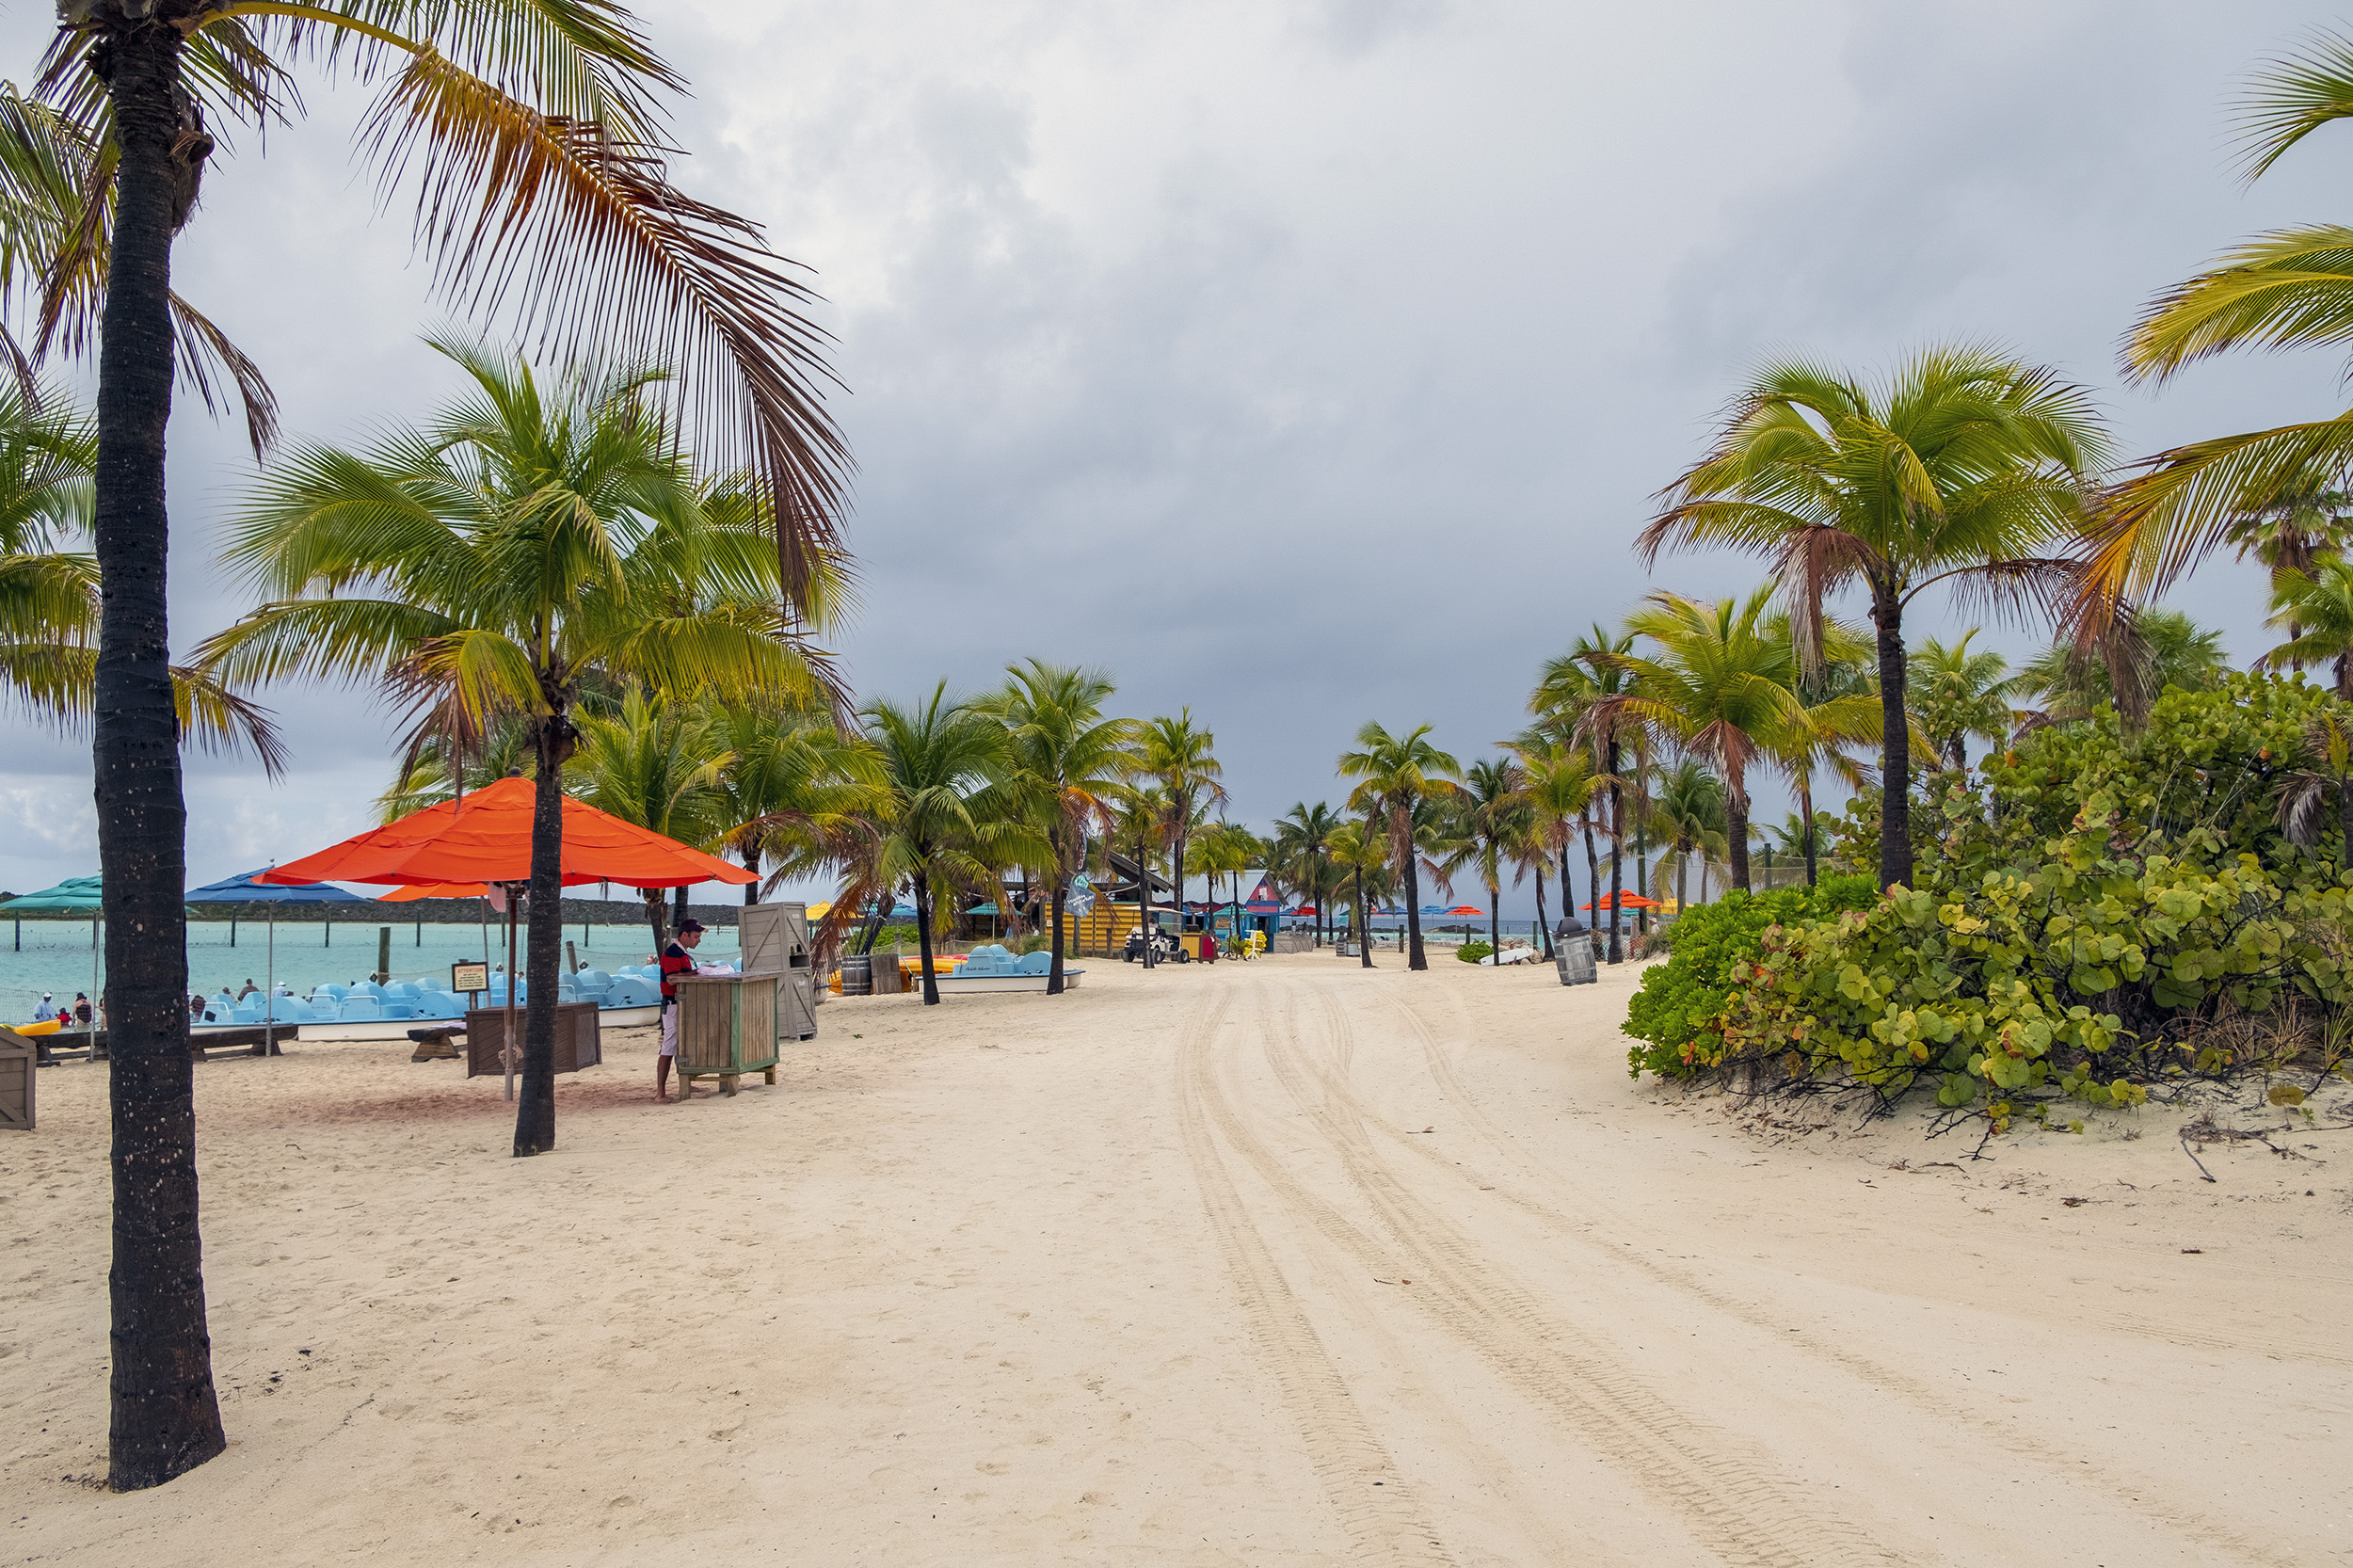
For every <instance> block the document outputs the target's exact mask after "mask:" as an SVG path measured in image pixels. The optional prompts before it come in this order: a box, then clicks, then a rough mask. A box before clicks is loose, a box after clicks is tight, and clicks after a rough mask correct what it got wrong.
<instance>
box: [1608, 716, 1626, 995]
mask: <svg viewBox="0 0 2353 1568" xmlns="http://www.w3.org/2000/svg"><path fill="white" fill-rule="evenodd" d="M1617 776H1618V748H1617V747H1616V746H1615V745H1614V744H1613V745H1611V746H1610V748H1609V778H1610V783H1609V962H1611V963H1612V964H1623V963H1625V941H1624V938H1623V937H1622V936H1620V934H1619V931H1620V927H1621V926H1622V925H1623V923H1624V922H1625V911H1624V910H1622V909H1620V908H1619V907H1618V905H1619V904H1620V903H1621V902H1622V901H1623V895H1624V893H1625V785H1623V784H1621V783H1619V782H1618V781H1617Z"/></svg>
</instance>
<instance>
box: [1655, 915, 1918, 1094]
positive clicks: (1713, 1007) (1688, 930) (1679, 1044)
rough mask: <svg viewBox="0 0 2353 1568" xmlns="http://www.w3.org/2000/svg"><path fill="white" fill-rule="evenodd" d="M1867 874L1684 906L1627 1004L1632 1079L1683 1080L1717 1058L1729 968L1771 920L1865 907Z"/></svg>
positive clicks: (1747, 954)
mask: <svg viewBox="0 0 2353 1568" xmlns="http://www.w3.org/2000/svg"><path fill="white" fill-rule="evenodd" d="M1873 897H1874V893H1873V889H1872V887H1871V879H1870V878H1869V877H1867V876H1836V875H1833V876H1825V877H1824V878H1822V882H1821V886H1820V887H1818V888H1778V889H1776V890H1775V891H1772V892H1769V893H1743V892H1737V891H1735V892H1731V893H1727V894H1725V895H1724V896H1723V897H1722V898H1721V899H1719V900H1717V901H1716V902H1715V903H1713V904H1695V905H1693V906H1691V907H1690V908H1688V909H1686V910H1684V911H1683V912H1682V913H1681V914H1680V915H1678V916H1677V917H1676V919H1675V922H1674V924H1673V925H1672V926H1669V927H1668V928H1667V929H1668V931H1669V932H1671V933H1672V934H1673V940H1672V941H1671V942H1670V943H1669V945H1668V952H1669V953H1670V956H1669V958H1668V960H1667V962H1665V963H1664V964H1655V965H1653V966H1652V967H1651V968H1650V971H1649V972H1648V973H1647V974H1645V975H1644V976H1643V977H1642V985H1641V989H1640V990H1638V991H1636V992H1635V993H1634V1000H1632V1001H1631V1002H1630V1003H1628V1005H1627V1008H1626V1023H1625V1032H1627V1033H1628V1034H1631V1035H1633V1036H1635V1037H1636V1038H1637V1039H1638V1040H1641V1041H1642V1042H1643V1043H1642V1044H1641V1045H1638V1046H1636V1047H1635V1048H1633V1050H1632V1051H1630V1052H1629V1053H1628V1054H1627V1058H1626V1060H1627V1062H1628V1064H1630V1065H1631V1067H1632V1069H1633V1071H1634V1074H1635V1076H1636V1077H1638V1078H1639V1077H1640V1076H1641V1074H1642V1073H1644V1072H1645V1071H1648V1072H1653V1073H1657V1074H1658V1075H1660V1076H1661V1077H1665V1078H1683V1077H1688V1076H1689V1075H1690V1074H1691V1073H1693V1072H1696V1071H1698V1070H1699V1069H1700V1068H1701V1067H1703V1066H1713V1065H1716V1064H1718V1063H1720V1062H1721V1060H1722V1050H1723V1042H1722V1039H1721V1023H1722V1015H1723V1011H1724V1006H1725V1003H1726V1002H1727V1001H1728V1000H1730V998H1731V996H1732V993H1733V990H1734V987H1735V981H1734V971H1735V970H1736V968H1737V967H1738V966H1739V965H1740V964H1742V963H1744V962H1745V961H1747V960H1749V959H1752V958H1753V957H1755V956H1756V953H1757V949H1758V945H1759V942H1760V940H1761V938H1762V937H1763V936H1764V934H1765V933H1766V932H1767V931H1768V930H1770V929H1772V928H1773V927H1775V926H1777V925H1783V924H1794V923H1799V922H1801V921H1803V920H1807V919H1808V918H1811V917H1817V916H1823V915H1831V914H1835V913H1837V912H1839V911H1841V910H1849V909H1862V908H1865V907H1867V906H1868V905H1869V904H1870V903H1871V901H1872V899H1873Z"/></svg>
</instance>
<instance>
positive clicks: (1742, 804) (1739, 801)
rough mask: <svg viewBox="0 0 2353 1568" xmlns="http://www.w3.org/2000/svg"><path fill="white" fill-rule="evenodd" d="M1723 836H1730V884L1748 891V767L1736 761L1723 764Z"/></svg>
mask: <svg viewBox="0 0 2353 1568" xmlns="http://www.w3.org/2000/svg"><path fill="white" fill-rule="evenodd" d="M1724 825H1725V826H1726V828H1727V829H1728V830H1729V831H1727V832H1726V833H1725V835H1724V837H1725V838H1727V839H1729V840H1732V846H1731V852H1732V885H1733V886H1734V887H1735V888H1738V889H1739V890H1740V891H1742V892H1744V893H1745V892H1747V891H1749V790H1748V770H1747V769H1745V768H1743V767H1741V766H1740V765H1739V764H1738V763H1737V762H1734V763H1727V764H1726V765H1725V767H1724Z"/></svg>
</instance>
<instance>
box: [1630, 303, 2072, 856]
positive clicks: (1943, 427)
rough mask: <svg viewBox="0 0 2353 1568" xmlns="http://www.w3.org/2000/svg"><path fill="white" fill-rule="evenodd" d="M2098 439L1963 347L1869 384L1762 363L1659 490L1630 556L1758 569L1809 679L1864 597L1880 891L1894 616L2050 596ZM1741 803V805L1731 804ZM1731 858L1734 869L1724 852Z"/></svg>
mask: <svg viewBox="0 0 2353 1568" xmlns="http://www.w3.org/2000/svg"><path fill="white" fill-rule="evenodd" d="M2107 455H2108V439H2107V435H2106V432H2105V427H2104V426H2103V424H2102V423H2101V421H2100V419H2099V416H2098V414H2097V413H2096V412H2095V411H2094V409H2093V407H2092V404H2091V400H2090V397H2089V394H2088V393H2087V392H2085V391H2084V390H2083V389H2082V388H2080V387H2077V386H2074V385H2072V384H2070V383H2068V382H2064V381H2061V380H2060V379H2059V378H2058V377H2057V375H2056V374H2054V373H2053V372H2051V371H2049V370H2046V369H2042V368H2040V367H2037V366H2032V365H2028V364H2025V363H2024V362H2022V361H2020V360H2014V359H2011V358H2009V357H2008V356H2006V355H2003V354H1999V353H1995V352H1993V351H1992V350H1989V349H1983V348H1976V347H1966V346H1962V347H1939V348H1930V349H1928V350H1925V351H1923V352H1921V353H1919V354H1916V355H1914V356H1913V357H1912V358H1911V359H1910V360H1905V361H1904V362H1903V363H1902V364H1900V365H1898V366H1897V368H1896V370H1895V371H1894V372H1893V373H1892V374H1891V375H1889V376H1884V377H1882V378H1881V379H1880V380H1878V381H1866V380H1865V379H1864V378H1862V377H1859V376H1850V375H1848V374H1845V373H1842V372H1838V371H1835V370H1832V369H1830V368H1828V367H1825V366H1822V365H1817V364H1814V363H1811V362H1808V361H1803V360H1783V361H1776V362H1771V363H1768V364H1767V365H1766V366H1764V367H1763V369H1762V370H1761V371H1760V372H1759V373H1758V374H1757V376H1756V377H1755V378H1754V379H1753V381H1752V382H1751V383H1750V385H1749V386H1747V387H1746V388H1744V389H1742V390H1741V392H1739V393H1738V394H1737V396H1736V397H1735V399H1734V402H1733V407H1732V409H1731V411H1730V412H1729V413H1728V414H1727V415H1726V417H1725V419H1724V421H1723V423H1722V424H1721V427H1720V428H1719V430H1718V432H1717V435H1716V438H1715V440H1714V443H1713V445H1712V446H1711V447H1710V449H1709V451H1708V452H1707V454H1706V456H1703V457H1702V458H1701V459H1700V460H1699V462H1697V463H1696V464H1694V465H1693V466H1692V467H1691V468H1690V469H1689V471H1687V472H1685V473H1684V474H1683V475H1682V476H1681V477H1679V478H1678V479H1676V480H1675V482H1674V483H1673V485H1672V486H1670V487H1669V488H1668V491H1667V500H1668V506H1667V509H1666V510H1665V511H1663V512H1661V513H1660V514H1659V515H1658V516H1657V518H1655V519H1653V520H1651V522H1650V524H1649V525H1648V526H1647V527H1646V528H1644V529H1643V531H1642V533H1641V537H1640V539H1639V540H1638V544H1637V549H1638V551H1639V552H1640V553H1641V557H1642V558H1643V560H1645V561H1646V562H1647V561H1652V560H1655V559H1656V558H1657V554H1658V552H1659V551H1661V550H1663V549H1666V548H1668V547H1670V546H1684V545H1731V546H1734V547H1736V548H1739V549H1745V550H1748V551H1750V552H1753V553H1756V554H1760V555H1763V556H1765V557H1767V558H1768V559H1769V561H1770V562H1771V563H1772V568H1773V572H1774V575H1775V576H1776V577H1777V578H1778V579H1779V580H1780V583H1781V584H1782V587H1783V589H1784V591H1785V594H1786V595H1787V597H1788V600H1789V602H1790V606H1791V610H1792V613H1793V615H1794V616H1795V620H1796V629H1797V633H1798V652H1799V655H1800V664H1801V668H1803V669H1804V670H1806V671H1808V672H1811V671H1812V670H1814V669H1815V668H1816V667H1817V664H1818V662H1819V659H1820V651H1821V632H1822V623H1823V603H1824V600H1826V599H1827V598H1828V597H1829V596H1830V595H1831V594H1833V593H1834V592H1835V591H1837V590H1838V589H1840V588H1842V587H1845V586H1847V585H1849V584H1859V585H1861V586H1862V587H1863V588H1865V590H1866V591H1867V593H1868V594H1869V596H1870V603H1871V623H1872V626H1873V628H1874V630H1875V632H1876V633H1877V639H1878V645H1879V648H1878V653H1879V696H1880V714H1881V734H1880V790H1881V796H1882V799H1881V812H1880V880H1881V883H1882V884H1883V885H1890V886H1892V885H1895V884H1898V883H1902V884H1909V882H1910V881H1911V878H1912V837H1911V821H1910V792H1911V789H1912V754H1911V726H1910V721H1909V717H1908V713H1909V710H1908V707H1907V697H1906V690H1907V688H1906V680H1905V675H1906V650H1905V646H1904V614H1905V612H1906V611H1907V610H1908V609H1909V608H1910V607H1911V605H1912V604H1913V600H1916V599H1917V598H1918V597H1919V596H1920V595H1921V594H1922V593H1925V592H1926V591H1927V590H1928V589H1929V587H1931V586H1933V585H1935V584H1939V583H1949V584H1958V585H1965V586H1968V587H1970V588H1972V589H1974V590H1975V591H1977V593H1978V594H1980V595H1981V596H1982V597H1985V598H1988V599H1990V600H1993V601H1994V602H1996V603H2002V604H2017V603H2020V602H2022V601H2024V600H2031V599H2034V598H2036V597H2037V596H2039V595H2041V593H2043V592H2045V591H2047V590H2048V589H2050V588H2051V587H2052V586H2053V585H2055V584H2058V583H2060V582H2062V581H2063V580H2064V578H2065V575H2066V573H2067V571H2068V569H2069V568H2068V567H2067V566H2066V564H2065V563H2063V562H2061V561H2059V560H2058V559H2057V554H2058V552H2059V551H2060V550H2061V549H2062V547H2064V546H2065V545H2067V544H2068V543H2070V542H2071V541H2073V540H2074V539H2075V538H2077V537H2078V536H2079V521H2080V518H2081V514H2082V498H2083V493H2084V489H2085V487H2086V486H2087V485H2088V484H2089V482H2090V479H2091V477H2092V476H2093V475H2094V474H2095V473H2096V472H2098V471H2099V469H2100V468H2101V466H2102V465H2103V464H2104V463H2105V461H2106V458H2107ZM1735 793H1736V794H1737V790H1736V791H1735ZM1734 844H1735V848H1734V858H1735V860H1736V861H1744V860H1745V859H1746V858H1747V856H1746V852H1745V848H1744V847H1743V840H1740V839H1739V838H1737V837H1736V838H1735V840H1734Z"/></svg>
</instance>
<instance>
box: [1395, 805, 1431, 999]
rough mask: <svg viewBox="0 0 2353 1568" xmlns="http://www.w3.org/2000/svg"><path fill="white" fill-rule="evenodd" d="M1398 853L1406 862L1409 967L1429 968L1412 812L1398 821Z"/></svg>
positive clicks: (1407, 958)
mask: <svg viewBox="0 0 2353 1568" xmlns="http://www.w3.org/2000/svg"><path fill="white" fill-rule="evenodd" d="M1398 829H1399V831H1398V846H1399V847H1398V855H1399V857H1400V858H1401V859H1402V860H1403V861H1404V862H1405V937H1406V946H1407V956H1406V959H1405V967H1406V968H1409V969H1427V968H1430V959H1429V956H1428V955H1427V954H1425V953H1424V952H1422V950H1421V878H1420V876H1419V874H1418V873H1417V870H1416V868H1415V865H1414V819H1413V815H1412V813H1411V812H1408V813H1407V814H1406V815H1404V816H1403V817H1401V818H1400V819H1399V822H1398Z"/></svg>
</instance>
